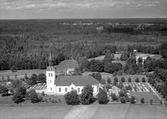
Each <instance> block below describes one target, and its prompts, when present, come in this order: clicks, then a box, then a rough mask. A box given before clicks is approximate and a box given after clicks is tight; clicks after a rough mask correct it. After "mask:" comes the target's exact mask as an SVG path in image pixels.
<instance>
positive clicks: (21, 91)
mask: <svg viewBox="0 0 167 119" xmlns="http://www.w3.org/2000/svg"><path fill="white" fill-rule="evenodd" d="M16 93H18V95H19V96H21V97H22V98H25V95H26V88H25V87H23V86H20V87H18V88H16V91H15V94H16Z"/></svg>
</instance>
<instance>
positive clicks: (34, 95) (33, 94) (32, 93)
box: [26, 89, 41, 103]
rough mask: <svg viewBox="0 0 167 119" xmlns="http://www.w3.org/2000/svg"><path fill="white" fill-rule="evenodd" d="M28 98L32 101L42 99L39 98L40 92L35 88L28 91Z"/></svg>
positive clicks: (36, 101) (35, 101)
mask: <svg viewBox="0 0 167 119" xmlns="http://www.w3.org/2000/svg"><path fill="white" fill-rule="evenodd" d="M26 99H27V100H30V101H31V102H32V103H38V102H40V101H41V99H40V98H39V96H38V94H37V93H36V91H35V90H34V89H32V90H30V91H29V92H27V94H26Z"/></svg>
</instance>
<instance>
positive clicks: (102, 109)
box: [0, 104, 167, 119]
mask: <svg viewBox="0 0 167 119" xmlns="http://www.w3.org/2000/svg"><path fill="white" fill-rule="evenodd" d="M0 110H1V111H0V117H1V118H3V119H16V118H17V119H53V118H54V119H109V118H111V119H125V118H126V119H164V118H165V117H167V109H166V107H163V106H157V105H137V104H135V105H131V104H108V105H99V104H93V105H79V106H68V105H55V106H39V105H32V106H17V107H0Z"/></svg>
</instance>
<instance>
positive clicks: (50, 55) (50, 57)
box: [49, 52, 53, 66]
mask: <svg viewBox="0 0 167 119" xmlns="http://www.w3.org/2000/svg"><path fill="white" fill-rule="evenodd" d="M52 61H53V60H52V53H51V52H50V54H49V66H52V65H53V62H52Z"/></svg>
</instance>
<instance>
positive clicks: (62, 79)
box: [55, 76, 99, 86]
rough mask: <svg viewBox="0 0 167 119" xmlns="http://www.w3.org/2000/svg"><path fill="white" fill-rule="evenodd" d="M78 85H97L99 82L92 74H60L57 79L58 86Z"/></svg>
mask: <svg viewBox="0 0 167 119" xmlns="http://www.w3.org/2000/svg"><path fill="white" fill-rule="evenodd" d="M72 83H73V84H74V85H76V86H86V85H96V84H98V83H99V82H98V81H97V80H96V79H94V78H93V77H91V76H59V77H57V78H56V79H55V84H56V86H70V85H71V84H72Z"/></svg>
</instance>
